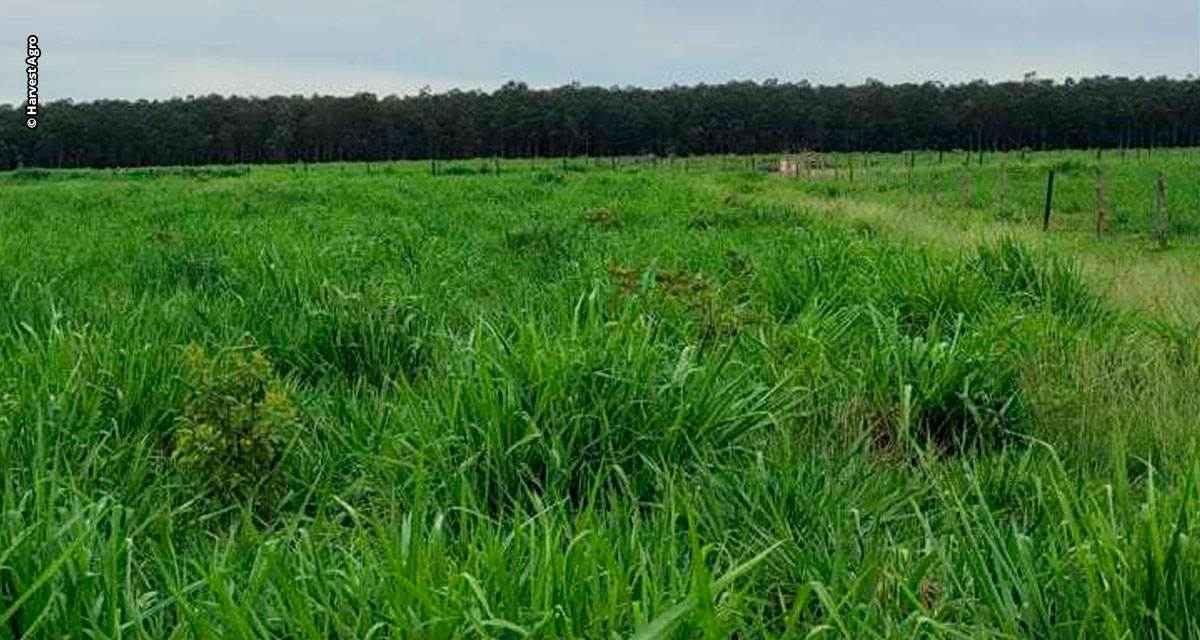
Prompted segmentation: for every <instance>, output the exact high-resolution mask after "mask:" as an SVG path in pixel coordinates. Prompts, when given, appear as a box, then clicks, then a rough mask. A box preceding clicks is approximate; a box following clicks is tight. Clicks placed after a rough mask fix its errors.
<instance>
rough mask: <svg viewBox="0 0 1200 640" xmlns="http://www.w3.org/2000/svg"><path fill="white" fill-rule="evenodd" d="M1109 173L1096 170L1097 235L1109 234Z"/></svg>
mask: <svg viewBox="0 0 1200 640" xmlns="http://www.w3.org/2000/svg"><path fill="white" fill-rule="evenodd" d="M1108 215H1109V204H1108V175H1106V174H1105V173H1104V170H1103V169H1100V170H1098V171H1096V236H1097V237H1100V236H1105V235H1108Z"/></svg>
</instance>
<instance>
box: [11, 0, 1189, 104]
mask: <svg viewBox="0 0 1200 640" xmlns="http://www.w3.org/2000/svg"><path fill="white" fill-rule="evenodd" d="M1197 4H1198V0H858V1H857V2H855V1H840V0H741V1H740V2H731V1H729V0H687V1H686V2H685V1H682V0H660V1H658V2H653V1H652V0H600V1H595V0H592V1H589V2H573V1H571V0H559V1H554V0H520V1H517V0H439V1H436V2H416V1H397V2H375V1H370V0H340V1H337V2H320V3H309V2H299V1H297V2H285V1H282V0H269V1H264V2H256V3H251V2H245V1H243V2H235V1H232V0H218V1H207V0H189V1H188V2H186V3H182V2H181V3H172V2H168V1H164V0H154V1H152V2H151V1H142V0H115V1H110V2H99V1H97V0H76V1H68V2H53V1H48V2H41V3H26V4H25V5H24V8H23V9H21V10H20V11H16V10H15V9H14V10H10V11H6V12H5V14H6V15H5V17H4V19H3V21H2V22H0V54H2V55H3V58H2V59H0V102H18V101H22V100H23V99H24V94H25V64H24V56H25V52H24V48H25V39H26V37H27V36H28V35H30V34H36V35H37V36H38V38H39V40H40V42H41V49H42V58H41V60H40V65H39V66H40V75H39V85H40V87H39V88H40V91H41V99H42V100H43V101H50V100H56V99H61V98H72V99H75V100H77V101H79V100H93V99H97V98H130V99H134V98H169V97H172V96H186V95H189V94H195V95H201V94H208V93H221V94H239V95H273V94H289V95H290V94H296V93H299V94H305V95H308V94H311V93H314V92H316V93H322V94H335V95H345V94H352V93H355V92H358V91H371V92H374V93H376V94H379V95H381V96H382V95H387V94H393V93H394V94H399V95H404V94H412V93H416V92H417V91H418V90H419V89H420V88H421V87H422V86H423V85H429V86H430V87H432V88H433V89H435V90H443V89H448V88H451V87H459V88H464V89H473V88H482V89H488V90H490V89H494V88H496V87H497V86H499V85H501V84H503V83H504V82H505V81H506V80H510V79H511V80H523V81H525V82H528V83H529V84H530V85H532V86H538V87H542V86H557V85H561V84H567V83H570V82H574V81H578V82H580V83H582V84H585V85H601V86H611V85H638V86H646V87H660V86H664V85H670V84H675V83H679V84H693V83H697V82H708V83H717V82H724V81H727V80H732V79H752V80H765V79H767V78H778V79H779V80H782V81H795V80H802V79H807V80H809V81H810V82H813V83H814V84H835V83H842V82H844V83H848V84H858V83H861V82H863V81H864V80H866V79H867V78H876V79H879V80H883V81H885V82H903V81H926V80H940V81H943V82H953V81H960V80H970V79H977V78H982V79H987V80H990V81H1001V80H1009V79H1019V78H1020V77H1021V75H1022V74H1023V73H1025V72H1027V71H1037V72H1038V74H1039V75H1040V76H1041V77H1044V78H1056V79H1061V78H1064V77H1067V76H1072V77H1081V76H1089V75H1099V74H1109V75H1130V76H1137V75H1146V76H1156V75H1168V76H1172V77H1184V76H1186V75H1188V74H1196V73H1198V69H1197V67H1198V66H1200V48H1198V44H1197V41H1198V39H1200V38H1198V31H1200V24H1198V15H1197Z"/></svg>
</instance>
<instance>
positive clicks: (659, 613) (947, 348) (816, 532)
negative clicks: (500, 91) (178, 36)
mask: <svg viewBox="0 0 1200 640" xmlns="http://www.w3.org/2000/svg"><path fill="white" fill-rule="evenodd" d="M1198 158H1200V155H1198V154H1197V151H1195V150H1172V151H1169V152H1167V151H1155V152H1152V153H1151V152H1142V153H1136V152H1132V151H1130V152H1127V153H1126V154H1124V156H1122V154H1121V152H1119V151H1109V152H1104V153H1103V154H1101V155H1100V156H1099V157H1098V156H1097V154H1096V152H1087V153H1085V152H1071V153H1046V154H1041V153H1030V154H1025V155H1024V156H1022V154H1020V153H1011V154H1003V155H1000V154H988V155H986V156H984V157H983V158H982V164H981V163H980V160H981V159H980V157H979V156H968V155H967V154H965V153H961V152H960V153H957V154H952V153H946V154H942V155H941V157H940V162H939V154H937V153H936V152H918V153H916V154H913V155H911V156H909V155H900V154H896V155H889V156H880V155H876V156H863V155H861V154H856V155H853V156H850V155H847V154H837V155H831V154H824V155H823V156H820V157H813V158H811V159H807V160H805V162H804V166H803V167H802V168H801V169H800V170H799V171H798V172H797V174H796V175H782V174H779V173H771V172H768V171H767V170H766V169H767V168H769V167H772V166H774V165H775V164H776V163H777V162H778V161H779V160H780V159H781V158H779V157H767V156H762V157H758V158H745V157H742V158H733V157H728V158H715V157H709V158H691V159H650V158H641V159H623V160H620V161H614V160H608V159H604V160H600V159H584V158H575V159H567V160H545V159H543V160H520V161H516V160H507V161H503V162H499V163H497V162H495V161H492V160H470V161H467V160H464V161H456V162H443V163H436V164H430V163H388V164H372V165H366V164H353V165H313V166H307V167H305V166H299V165H290V166H253V167H248V168H247V167H198V168H193V167H183V168H158V169H139V170H129V171H123V172H118V171H99V170H97V171H62V172H59V171H52V172H46V171H38V170H26V171H19V172H13V173H8V174H0V467H2V468H3V473H2V475H0V483H2V484H0V638H14V639H15V638H33V637H95V638H162V637H175V638H230V637H280V638H284V637H286V638H328V637H344V638H365V637H372V638H455V637H464V638H465V637H492V638H520V637H534V638H657V637H670V638H675V637H679V638H725V637H738V638H809V637H822V638H824V637H841V638H861V637H897V638H900V637H904V638H909V637H946V638H977V637H991V638H1009V637H1039V638H1060V637H1061V638H1068V637H1069V638H1109V637H1111V638H1131V637H1133V638H1140V637H1155V638H1171V637H1179V638H1182V637H1196V636H1198V635H1200V608H1197V606H1196V605H1197V603H1200V546H1198V544H1197V540H1200V518H1197V517H1196V514H1197V513H1198V512H1200V458H1198V457H1197V450H1196V436H1197V433H1198V432H1200V431H1198V429H1200V294H1198V292H1200V266H1198V260H1200V258H1198V254H1197V249H1200V169H1198V167H1200V164H1198ZM851 162H853V163H854V164H853V166H854V168H853V178H851V168H850V167H851ZM910 166H911V169H910ZM1101 169H1102V173H1103V175H1105V176H1106V178H1105V179H1106V180H1107V188H1108V199H1109V204H1110V211H1109V213H1110V218H1109V229H1110V233H1108V234H1105V235H1101V236H1096V234H1095V233H1094V230H1095V209H1096V193H1097V187H1096V184H1097V172H1098V170H1101ZM1051 170H1053V171H1055V174H1056V178H1055V180H1056V186H1055V198H1054V206H1053V208H1052V212H1051V224H1050V231H1049V232H1043V231H1042V216H1043V214H1044V199H1045V194H1046V180H1047V175H1048V173H1049V172H1050V171H1051ZM1160 173H1161V174H1162V175H1163V176H1164V179H1165V186H1166V192H1167V201H1166V203H1167V207H1169V219H1170V226H1169V237H1168V239H1167V244H1168V248H1166V249H1162V248H1160V246H1159V243H1160V241H1159V239H1158V236H1156V235H1155V233H1154V220H1155V211H1156V209H1155V207H1156V196H1155V179H1156V177H1157V175H1159V174H1160Z"/></svg>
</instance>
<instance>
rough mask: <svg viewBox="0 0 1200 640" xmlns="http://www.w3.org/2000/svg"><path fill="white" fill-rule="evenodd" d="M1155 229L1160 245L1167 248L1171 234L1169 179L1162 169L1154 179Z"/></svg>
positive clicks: (1161, 247)
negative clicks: (1168, 205) (1168, 196)
mask: <svg viewBox="0 0 1200 640" xmlns="http://www.w3.org/2000/svg"><path fill="white" fill-rule="evenodd" d="M1154 231H1155V235H1157V236H1158V247H1159V248H1160V249H1166V248H1167V244H1168V241H1169V239H1170V236H1171V219H1170V214H1169V213H1168V211H1167V181H1166V180H1165V179H1164V178H1163V173H1162V172H1161V171H1159V172H1158V176H1157V178H1156V179H1155V181H1154Z"/></svg>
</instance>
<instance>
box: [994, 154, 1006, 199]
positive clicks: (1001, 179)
mask: <svg viewBox="0 0 1200 640" xmlns="http://www.w3.org/2000/svg"><path fill="white" fill-rule="evenodd" d="M996 191H997V194H996V195H997V197H996V200H998V201H999V202H1000V208H1002V209H1003V208H1007V207H1008V160H1007V159H1006V158H1003V157H1002V158H1000V168H999V169H998V170H997V175H996Z"/></svg>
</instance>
